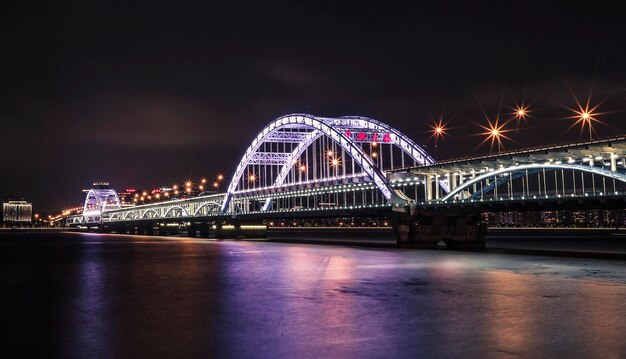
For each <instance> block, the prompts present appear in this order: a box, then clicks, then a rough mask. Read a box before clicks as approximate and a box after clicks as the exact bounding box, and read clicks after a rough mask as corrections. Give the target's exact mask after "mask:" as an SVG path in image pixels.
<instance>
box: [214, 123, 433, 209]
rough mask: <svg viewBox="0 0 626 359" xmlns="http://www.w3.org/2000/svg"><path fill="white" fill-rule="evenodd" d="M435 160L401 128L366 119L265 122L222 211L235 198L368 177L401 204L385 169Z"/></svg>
mask: <svg viewBox="0 0 626 359" xmlns="http://www.w3.org/2000/svg"><path fill="white" fill-rule="evenodd" d="M394 156H395V157H394ZM405 161H408V162H409V163H405ZM434 162H435V161H434V159H433V158H432V157H431V156H430V155H429V154H428V153H427V152H426V151H425V150H424V149H423V148H421V147H420V146H418V145H417V144H416V143H415V142H414V141H412V140H411V139H410V138H408V137H407V136H405V135H404V134H402V133H401V132H400V131H398V130H396V129H395V128H393V127H391V126H389V125H386V124H384V123H382V122H379V121H376V120H373V119H370V118H367V117H358V116H346V117H338V118H328V117H318V116H313V115H309V114H290V115H285V116H281V117H279V118H277V119H275V120H274V121H272V122H270V123H269V124H268V125H267V126H265V128H263V130H262V131H261V132H260V133H259V134H258V135H257V136H256V138H255V139H254V140H253V141H252V143H251V144H250V146H249V147H248V149H247V150H246V151H245V153H244V155H243V156H242V158H241V161H240V162H239V164H238V166H237V168H236V170H235V173H234V175H233V177H232V180H231V182H230V184H229V186H228V190H227V192H226V197H225V199H224V201H223V202H222V207H221V211H222V213H226V212H227V211H228V209H229V205H230V203H231V200H232V199H233V198H236V197H242V198H243V197H246V196H250V195H252V194H258V193H260V192H263V193H272V192H276V191H280V188H281V187H284V186H287V185H290V184H292V185H309V186H310V185H314V184H318V183H320V182H324V181H328V182H333V181H334V182H335V183H336V182H342V183H350V181H357V182H358V181H369V182H371V183H372V184H373V185H374V187H375V188H376V189H377V190H378V191H379V192H380V193H381V194H382V196H383V197H384V199H385V200H386V201H387V202H391V203H394V202H402V201H404V199H402V198H401V197H399V196H398V194H396V193H395V192H394V190H393V189H392V188H391V186H390V185H389V181H388V179H387V178H386V175H385V171H386V170H388V169H393V168H394V167H399V166H402V167H404V166H406V165H429V164H433V163H434ZM246 175H247V176H246ZM270 203H271V199H270V198H267V199H266V200H265V203H264V205H263V206H262V208H260V209H261V210H267V209H268V207H269V206H270Z"/></svg>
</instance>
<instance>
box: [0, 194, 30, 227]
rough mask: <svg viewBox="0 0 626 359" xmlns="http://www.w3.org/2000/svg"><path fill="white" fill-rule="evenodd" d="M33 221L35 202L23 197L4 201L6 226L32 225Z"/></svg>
mask: <svg viewBox="0 0 626 359" xmlns="http://www.w3.org/2000/svg"><path fill="white" fill-rule="evenodd" d="M32 221H33V204H32V203H29V202H27V201H25V200H23V199H20V200H14V199H8V200H6V201H4V202H3V203H2V223H3V225H4V226H24V225H30V224H31V223H32Z"/></svg>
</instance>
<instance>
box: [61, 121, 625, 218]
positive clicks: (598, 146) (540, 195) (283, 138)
mask: <svg viewBox="0 0 626 359" xmlns="http://www.w3.org/2000/svg"><path fill="white" fill-rule="evenodd" d="M99 191H100V192H99ZM101 191H102V190H93V191H92V192H90V193H89V194H88V196H87V200H86V202H85V211H84V213H83V216H77V217H73V218H70V219H68V223H69V224H85V223H97V222H100V223H102V222H130V221H154V220H160V221H168V220H171V221H176V220H180V221H188V220H189V221H193V220H201V221H217V220H224V219H228V218H236V217H239V218H255V219H263V218H291V217H293V218H296V217H303V216H307V215H309V214H310V215H313V214H315V215H317V216H319V215H322V216H324V215H328V216H334V215H338V214H341V215H342V216H350V215H352V214H355V213H360V214H363V213H365V214H367V213H377V214H380V213H383V212H381V209H382V210H387V209H394V208H396V209H399V208H403V209H404V210H406V209H407V207H410V209H411V211H410V213H414V210H415V209H418V208H423V209H427V208H430V209H432V208H436V209H437V210H439V209H442V208H443V209H446V208H448V209H449V208H461V207H463V206H467V205H471V206H473V207H472V208H473V209H472V210H473V211H479V212H480V211H482V210H489V208H490V207H489V206H490V205H491V204H493V203H505V205H506V203H508V202H515V203H518V204H520V203H521V204H522V205H523V206H526V205H531V206H532V205H533V204H537V203H543V202H546V201H552V202H551V203H552V204H553V206H559V205H560V203H562V201H564V200H568V201H570V202H569V203H570V207H571V208H576V206H577V203H582V201H586V203H589V202H590V201H591V202H592V203H591V205H593V206H596V207H598V206H599V207H602V206H603V203H605V202H606V201H613V202H614V203H616V205H617V206H621V205H623V202H624V200H625V199H626V137H624V136H621V137H614V138H609V139H603V140H596V141H589V142H582V143H573V144H564V145H552V146H543V147H538V148H530V149H522V150H516V151H511V152H505V153H500V154H495V155H489V156H478V157H468V158H461V159H455V160H448V161H442V162H437V163H435V161H434V160H433V158H432V157H430V156H429V155H428V153H427V152H426V151H425V150H424V149H423V148H421V147H420V146H418V145H417V144H416V143H415V142H413V141H412V140H411V139H409V138H408V137H406V136H405V135H403V134H402V133H400V132H399V131H398V130H396V129H394V128H392V127H390V126H388V125H386V124H383V123H381V122H379V121H376V120H373V119H370V118H367V117H357V116H348V117H338V118H329V117H317V116H312V115H307V114H292V115H286V116H282V117H279V118H277V119H276V120H274V121H272V122H271V123H269V124H268V125H267V126H265V128H263V130H262V131H261V132H260V133H259V134H258V135H257V136H256V138H255V139H254V140H253V141H252V143H251V144H250V146H249V147H248V148H247V150H246V151H245V152H244V154H243V156H242V158H241V160H240V162H239V164H238V165H237V168H236V171H235V173H234V175H233V177H232V179H231V182H230V185H229V186H228V189H227V191H226V192H225V193H218V194H212V195H206V196H200V197H194V198H188V199H179V200H171V201H163V202H158V203H153V204H147V205H140V206H134V207H129V208H122V207H120V206H119V198H117V195H116V194H115V193H110V192H106V193H105V192H101ZM576 201H577V202H576ZM520 208H522V207H520ZM526 208H530V207H526ZM368 211H369V212H368ZM407 212H408V211H407ZM385 213H386V212H385Z"/></svg>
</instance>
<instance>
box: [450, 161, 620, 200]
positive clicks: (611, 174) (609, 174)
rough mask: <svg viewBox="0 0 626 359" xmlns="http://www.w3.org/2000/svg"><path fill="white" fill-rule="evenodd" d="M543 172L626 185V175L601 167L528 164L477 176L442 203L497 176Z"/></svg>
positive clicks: (497, 184) (504, 182) (505, 180)
mask: <svg viewBox="0 0 626 359" xmlns="http://www.w3.org/2000/svg"><path fill="white" fill-rule="evenodd" d="M541 170H572V171H577V172H582V173H590V174H592V175H598V176H603V177H606V178H610V179H614V180H616V181H620V182H623V183H626V174H624V173H621V172H616V171H609V170H606V169H604V168H600V167H592V166H584V165H579V164H568V163H561V164H556V163H536V164H526V165H518V166H512V167H504V168H500V169H497V170H495V171H491V172H487V173H485V174H483V175H480V176H477V177H475V178H473V179H471V180H469V181H467V182H464V183H463V184H462V185H460V186H458V187H457V188H455V189H454V190H452V191H450V192H449V193H448V194H447V195H446V196H444V197H443V198H441V200H440V201H441V202H446V201H450V200H452V199H454V198H455V196H458V195H460V194H461V193H462V192H463V191H465V190H468V189H469V188H470V187H472V186H473V185H475V184H478V183H481V182H482V181H484V180H487V179H490V178H492V177H495V176H499V175H503V174H507V173H511V174H513V173H517V174H523V173H525V171H535V172H537V171H541ZM508 182H509V180H508V179H507V177H504V178H503V180H502V181H500V182H499V183H495V184H494V183H493V182H492V184H491V185H490V186H488V188H489V190H492V189H493V188H495V187H496V186H500V185H505V184H507V183H508ZM486 191H487V187H486V188H485V189H484V190H483V193H484V192H486Z"/></svg>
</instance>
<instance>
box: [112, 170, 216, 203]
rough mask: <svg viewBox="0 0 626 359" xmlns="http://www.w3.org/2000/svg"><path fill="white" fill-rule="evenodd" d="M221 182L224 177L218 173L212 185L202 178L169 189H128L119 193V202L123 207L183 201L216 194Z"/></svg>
mask: <svg viewBox="0 0 626 359" xmlns="http://www.w3.org/2000/svg"><path fill="white" fill-rule="evenodd" d="M223 181H224V175H223V174H222V173H219V174H217V175H216V176H215V180H214V181H213V182H212V183H209V181H208V180H207V179H206V178H202V179H200V180H199V181H198V182H193V181H192V180H187V181H185V182H184V183H183V184H182V185H178V184H174V185H172V186H171V187H160V188H155V189H152V190H137V189H134V188H129V189H126V190H125V191H123V192H121V193H119V195H120V200H121V201H122V203H123V204H125V205H133V204H143V203H150V202H158V201H164V200H172V199H185V198H188V197H195V196H201V195H205V194H211V193H215V192H218V191H219V190H220V187H221V184H222V182H223Z"/></svg>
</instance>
